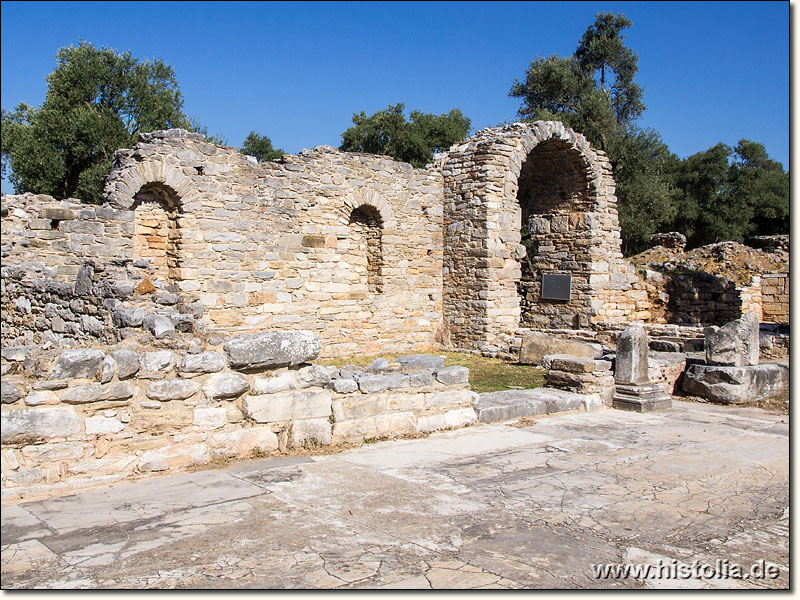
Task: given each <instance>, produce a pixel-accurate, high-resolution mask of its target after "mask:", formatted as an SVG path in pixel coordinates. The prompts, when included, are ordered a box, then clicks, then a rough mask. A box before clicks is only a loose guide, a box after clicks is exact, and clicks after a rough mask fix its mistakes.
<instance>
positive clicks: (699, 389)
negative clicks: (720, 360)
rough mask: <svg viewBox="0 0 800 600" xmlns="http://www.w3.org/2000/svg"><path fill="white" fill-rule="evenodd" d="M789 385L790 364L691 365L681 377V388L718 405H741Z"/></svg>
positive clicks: (778, 391)
mask: <svg viewBox="0 0 800 600" xmlns="http://www.w3.org/2000/svg"><path fill="white" fill-rule="evenodd" d="M788 385H789V363H763V364H760V365H750V366H741V367H733V366H717V365H700V364H694V365H690V366H689V368H687V369H686V373H685V375H684V378H683V390H684V391H685V392H686V393H687V394H691V395H694V396H700V397H701V398H706V399H707V400H711V401H712V402H719V403H721V404H742V403H745V402H755V401H757V400H763V399H764V398H769V397H770V396H774V395H776V394H778V393H780V392H781V391H782V390H783V389H784V388H785V387H786V386H788Z"/></svg>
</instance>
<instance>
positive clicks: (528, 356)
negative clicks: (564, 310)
mask: <svg viewBox="0 0 800 600" xmlns="http://www.w3.org/2000/svg"><path fill="white" fill-rule="evenodd" d="M548 354H569V355H571V356H577V357H579V358H600V357H601V356H603V347H602V346H601V345H600V344H595V343H591V342H581V341H577V340H571V339H567V338H560V337H555V336H553V335H551V334H546V333H538V332H531V333H528V334H526V335H525V336H524V337H523V338H522V346H521V347H520V350H519V362H520V363H522V364H523V365H539V364H541V363H542V358H543V357H544V356H547V355H548Z"/></svg>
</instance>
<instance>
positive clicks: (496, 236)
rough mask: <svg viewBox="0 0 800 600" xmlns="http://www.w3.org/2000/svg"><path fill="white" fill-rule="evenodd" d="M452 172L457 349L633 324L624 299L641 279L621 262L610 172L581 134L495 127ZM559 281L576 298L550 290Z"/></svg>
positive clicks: (467, 148) (452, 319) (449, 210)
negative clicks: (540, 332) (523, 333)
mask: <svg viewBox="0 0 800 600" xmlns="http://www.w3.org/2000/svg"><path fill="white" fill-rule="evenodd" d="M442 174H443V176H444V184H445V207H444V249H445V250H444V268H445V272H444V317H445V323H446V325H447V327H448V329H449V333H450V335H451V336H452V340H453V343H454V344H456V345H459V346H463V347H483V346H486V345H487V344H488V345H495V344H496V345H506V344H507V343H509V342H511V341H512V340H513V338H514V336H515V335H517V333H518V330H519V329H520V327H521V326H523V327H536V328H550V327H573V326H576V325H589V324H591V323H595V322H598V321H614V320H623V319H624V318H625V317H626V316H629V313H627V312H626V310H623V309H621V308H620V307H625V306H627V305H626V304H625V303H624V301H623V300H621V296H623V295H624V293H625V292H626V291H627V290H628V289H630V285H631V283H632V281H634V279H635V275H633V269H632V267H631V266H630V265H629V264H628V263H627V262H626V261H625V260H624V259H623V257H622V252H621V247H620V237H619V224H618V219H617V211H616V197H615V196H614V181H613V179H612V177H611V166H610V164H609V162H608V159H607V158H606V157H605V155H604V154H603V153H601V152H598V151H596V150H594V149H593V148H591V146H590V145H589V143H588V142H587V141H586V139H585V138H584V137H583V136H582V135H580V134H577V133H575V132H574V131H572V130H570V129H567V128H565V127H564V126H563V125H562V124H561V123H557V122H548V121H537V122H534V123H530V124H522V123H516V124H514V125H510V126H504V127H494V128H489V129H485V130H483V131H481V132H479V133H478V134H477V135H475V136H474V137H473V138H470V139H469V140H467V141H466V142H464V143H462V144H459V145H457V146H454V147H453V148H452V149H451V150H450V152H449V153H448V155H447V157H446V158H445V159H444V161H443V164H442ZM523 207H524V210H523ZM523 212H525V215H526V223H525V224H524V226H525V229H529V231H527V232H525V233H526V234H528V235H529V236H530V237H529V239H527V240H523V239H522V235H523V222H522V215H523ZM523 241H525V242H526V243H525V244H522V243H521V242H523ZM528 249H530V250H531V252H530V256H526V255H527V253H528ZM551 275H561V276H567V277H568V279H569V280H570V281H569V286H568V289H569V299H568V300H555V299H550V298H549V297H546V296H548V294H544V295H543V294H542V282H543V281H544V280H545V279H547V280H548V283H552V279H550V277H549V276H551ZM545 276H546V277H545ZM556 279H559V278H556ZM561 282H562V283H564V281H563V278H562V279H561Z"/></svg>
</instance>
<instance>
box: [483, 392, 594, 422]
mask: <svg viewBox="0 0 800 600" xmlns="http://www.w3.org/2000/svg"><path fill="white" fill-rule="evenodd" d="M600 406H602V401H601V399H600V396H599V395H598V394H576V393H574V392H567V391H565V390H557V389H554V388H547V387H541V388H536V389H532V390H503V391H501V392H486V393H483V394H479V395H478V399H477V400H476V401H475V402H474V403H473V404H472V407H473V408H474V409H475V412H476V413H477V415H478V421H479V422H481V423H492V422H494V421H508V420H510V419H518V418H520V417H535V416H537V415H548V414H551V413H556V412H563V411H566V410H576V409H578V408H581V407H583V408H584V409H585V410H593V409H595V408H598V407H600Z"/></svg>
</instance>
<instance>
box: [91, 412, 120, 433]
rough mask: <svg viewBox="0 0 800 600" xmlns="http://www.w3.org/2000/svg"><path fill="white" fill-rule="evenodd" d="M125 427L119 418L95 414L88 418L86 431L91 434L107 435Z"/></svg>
mask: <svg viewBox="0 0 800 600" xmlns="http://www.w3.org/2000/svg"><path fill="white" fill-rule="evenodd" d="M123 429H125V425H123V424H122V423H121V422H120V420H119V419H116V418H114V417H103V416H100V415H95V416H93V417H88V418H87V419H86V433H87V434H89V435H105V434H112V433H118V432H120V431H122V430H123Z"/></svg>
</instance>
